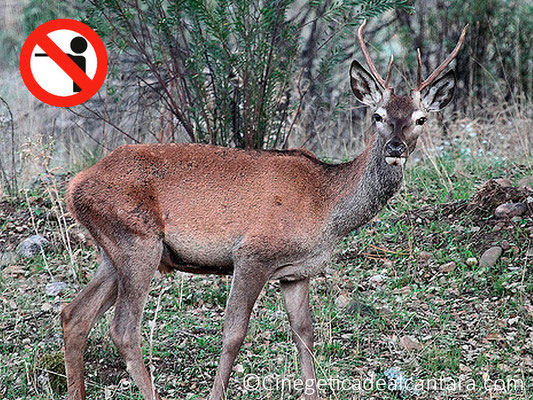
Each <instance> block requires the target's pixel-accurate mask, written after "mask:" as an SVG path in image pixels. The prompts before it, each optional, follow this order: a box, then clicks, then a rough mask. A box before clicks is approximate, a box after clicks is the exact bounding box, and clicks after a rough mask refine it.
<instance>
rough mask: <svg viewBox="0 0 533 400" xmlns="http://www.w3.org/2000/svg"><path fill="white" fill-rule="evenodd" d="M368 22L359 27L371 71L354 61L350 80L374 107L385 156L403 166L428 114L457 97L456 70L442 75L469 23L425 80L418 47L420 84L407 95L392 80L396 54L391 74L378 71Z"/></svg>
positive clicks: (360, 96)
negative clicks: (366, 30) (367, 31)
mask: <svg viewBox="0 0 533 400" xmlns="http://www.w3.org/2000/svg"><path fill="white" fill-rule="evenodd" d="M365 25H366V20H365V21H364V22H363V24H362V25H361V27H360V28H359V31H358V39H359V44H360V45H361V49H362V51H363V54H364V56H365V59H366V62H367V64H368V67H369V68H370V72H368V71H367V70H366V69H365V68H364V67H363V66H362V65H361V64H360V63H359V62H357V61H353V62H352V65H351V67H350V82H351V86H352V90H353V92H354V94H355V97H357V99H358V100H359V101H360V102H362V103H363V104H366V105H368V106H370V107H372V109H373V111H374V117H373V118H374V121H375V124H376V128H377V134H378V135H381V136H382V137H383V138H384V141H385V146H384V148H383V156H384V157H385V160H386V162H387V163H388V164H389V165H393V166H400V165H402V164H403V163H404V162H405V161H406V160H407V158H408V157H409V155H410V154H411V153H412V152H413V151H414V149H415V147H416V142H417V139H418V137H419V135H420V133H421V131H422V125H424V123H425V122H426V120H427V117H428V114H429V113H430V112H436V111H440V110H442V109H443V108H444V107H446V106H447V105H448V104H449V103H450V101H451V100H452V98H453V94H454V91H455V86H456V79H455V73H454V71H453V70H450V71H448V72H446V73H445V74H444V75H443V76H442V77H440V78H439V76H440V75H441V74H442V72H443V71H444V70H445V69H446V67H447V66H448V65H449V64H450V63H451V62H452V60H453V59H454V58H455V57H456V56H457V53H459V50H460V49H461V46H462V45H463V43H464V40H465V35H466V29H467V28H468V25H467V26H465V27H464V29H463V32H462V34H461V37H460V38H459V41H458V42H457V45H456V46H455V49H454V50H453V51H452V52H451V53H450V55H449V56H448V57H447V58H446V59H445V60H444V61H443V62H442V64H441V65H439V66H438V67H437V68H436V69H435V71H433V73H432V74H431V75H430V76H429V77H428V78H427V79H425V80H424V81H422V63H421V59H420V50H417V54H418V74H417V76H418V85H417V87H416V88H415V89H413V90H411V91H410V93H409V94H408V95H404V96H400V95H397V94H395V93H394V88H392V87H391V86H390V84H389V83H390V77H391V72H392V65H393V58H392V57H391V61H390V63H389V71H388V73H387V78H386V79H385V80H383V78H382V77H381V76H380V75H379V73H378V72H377V69H376V67H375V66H374V63H373V62H372V59H371V58H370V54H369V52H368V49H367V48H366V45H365V41H364V39H363V30H364V28H365ZM437 78H438V79H437Z"/></svg>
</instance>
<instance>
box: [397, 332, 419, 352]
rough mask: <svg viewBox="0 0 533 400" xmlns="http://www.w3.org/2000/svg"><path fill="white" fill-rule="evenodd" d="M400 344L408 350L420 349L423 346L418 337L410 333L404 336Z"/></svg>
mask: <svg viewBox="0 0 533 400" xmlns="http://www.w3.org/2000/svg"><path fill="white" fill-rule="evenodd" d="M400 344H401V345H402V347H403V348H404V349H406V350H420V349H421V348H422V347H423V346H422V343H420V342H419V341H418V339H417V338H415V337H413V336H409V335H405V336H402V337H401V338H400Z"/></svg>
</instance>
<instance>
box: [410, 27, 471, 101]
mask: <svg viewBox="0 0 533 400" xmlns="http://www.w3.org/2000/svg"><path fill="white" fill-rule="evenodd" d="M467 29H468V24H466V25H465V27H464V29H463V32H462V33H461V36H460V37H459V41H458V42H457V45H456V46H455V49H453V51H452V52H451V53H450V55H449V56H448V57H446V59H445V60H444V61H443V62H442V64H441V65H439V66H438V67H437V68H436V69H435V71H433V73H432V74H431V75H430V76H428V78H427V79H426V80H425V81H424V82H422V83H419V85H418V89H417V90H418V91H419V92H420V91H422V90H423V89H424V88H425V87H427V86H428V85H430V84H431V82H433V81H434V80H435V79H437V77H438V76H439V75H440V74H441V73H442V71H444V70H445V69H446V67H447V66H448V65H450V63H451V62H452V61H453V59H454V58H455V57H456V56H457V54H458V53H459V50H461V47H462V46H463V43H464V41H465V36H466V30H467ZM418 68H419V71H420V70H421V62H420V52H419V53H418ZM419 77H420V78H419V81H420V80H421V77H422V74H421V71H420V72H419Z"/></svg>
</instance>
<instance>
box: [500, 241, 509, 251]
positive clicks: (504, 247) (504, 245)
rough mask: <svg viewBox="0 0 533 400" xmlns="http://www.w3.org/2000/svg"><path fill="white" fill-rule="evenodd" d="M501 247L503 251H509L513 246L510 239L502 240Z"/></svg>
mask: <svg viewBox="0 0 533 400" xmlns="http://www.w3.org/2000/svg"><path fill="white" fill-rule="evenodd" d="M500 247H501V248H502V250H503V251H507V250H509V249H510V248H511V243H509V241H507V240H502V242H501V243H500Z"/></svg>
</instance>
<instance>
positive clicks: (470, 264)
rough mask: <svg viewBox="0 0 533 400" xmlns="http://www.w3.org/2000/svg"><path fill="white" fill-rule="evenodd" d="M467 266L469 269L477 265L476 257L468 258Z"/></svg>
mask: <svg viewBox="0 0 533 400" xmlns="http://www.w3.org/2000/svg"><path fill="white" fill-rule="evenodd" d="M466 265H468V266H469V267H473V266H474V265H477V258H476V257H468V258H467V259H466Z"/></svg>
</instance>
